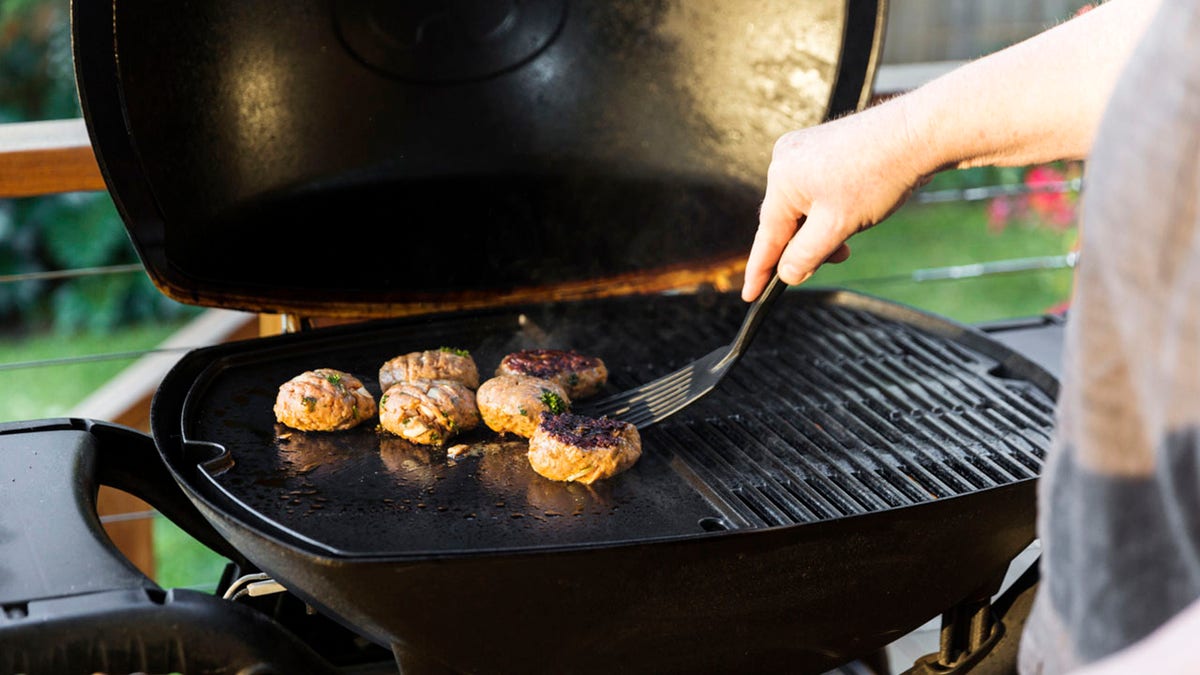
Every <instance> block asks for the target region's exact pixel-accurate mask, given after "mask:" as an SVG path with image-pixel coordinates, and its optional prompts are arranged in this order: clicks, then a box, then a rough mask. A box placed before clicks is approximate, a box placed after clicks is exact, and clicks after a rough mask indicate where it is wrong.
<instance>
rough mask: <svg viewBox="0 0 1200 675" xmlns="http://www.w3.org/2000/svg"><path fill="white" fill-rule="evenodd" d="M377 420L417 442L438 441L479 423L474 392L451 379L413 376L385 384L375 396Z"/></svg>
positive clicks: (423, 443)
mask: <svg viewBox="0 0 1200 675" xmlns="http://www.w3.org/2000/svg"><path fill="white" fill-rule="evenodd" d="M379 424H380V426H382V427H383V428H384V429H386V430H388V431H390V432H392V433H393V434H396V435H397V436H400V437H401V438H403V439H405V440H407V441H409V442H412V443H419V444H421V445H442V444H443V443H445V442H446V441H447V440H449V439H450V438H452V437H453V436H455V435H456V434H458V433H459V432H462V431H467V430H469V429H474V428H475V427H477V426H479V410H478V409H477V408H476V407H475V394H474V392H472V391H471V390H470V389H468V388H467V387H465V386H463V384H462V383H461V382H455V381H453V380H414V381H412V382H401V383H399V384H393V385H392V386H390V387H388V389H387V391H385V392H384V393H383V397H382V398H380V399H379Z"/></svg>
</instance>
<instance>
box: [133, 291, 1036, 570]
mask: <svg viewBox="0 0 1200 675" xmlns="http://www.w3.org/2000/svg"><path fill="white" fill-rule="evenodd" d="M744 312H745V305H744V304H743V303H742V302H740V301H739V300H738V299H737V298H735V297H732V296H723V295H721V296H718V295H697V296H657V297H651V298H644V297H642V298H622V299H614V300H605V301H595V302H581V303H564V304H555V305H542V306H537V307H529V308H525V309H524V310H523V311H522V310H494V311H490V312H482V313H478V314H468V313H463V314H456V315H451V316H444V317H440V318H436V319H420V320H415V321H409V322H393V323H380V324H376V325H374V326H370V327H366V328H359V327H353V328H352V327H347V328H345V329H333V330H329V331H317V332H314V333H311V334H309V335H296V336H287V337H284V338H278V339H273V340H268V341H258V342H255V343H251V344H247V345H245V346H239V345H231V346H226V347H220V348H212V349H209V350H204V351H201V352H195V353H193V354H191V355H189V356H188V357H187V358H186V359H185V361H184V362H183V366H181V371H182V372H188V371H189V370H190V369H191V368H193V367H197V368H200V369H201V370H202V371H203V372H202V373H201V374H200V375H199V377H197V378H196V379H195V380H191V381H189V386H190V387H191V390H190V391H188V393H187V397H186V400H187V404H186V405H185V406H184V409H183V413H182V415H183V418H184V426H183V428H184V435H185V437H186V439H187V444H186V445H187V447H188V450H187V451H186V452H184V453H182V454H180V455H179V459H180V460H182V461H181V464H183V465H187V464H189V463H191V465H192V466H194V464H195V462H196V461H197V459H199V460H203V459H204V458H206V457H209V456H212V453H213V452H214V451H215V449H216V448H217V446H219V447H220V448H223V449H224V451H226V452H227V453H228V457H229V459H231V460H232V462H231V463H230V462H217V463H214V464H213V465H211V466H210V467H208V468H209V469H210V470H209V471H208V472H206V473H207V474H209V475H208V476H207V478H206V479H211V481H212V490H213V491H212V492H210V494H212V495H213V498H214V499H221V500H226V501H227V502H228V503H234V504H237V505H238V508H244V509H248V510H250V511H252V512H254V513H255V514H257V515H256V517H258V518H261V519H262V520H264V521H266V522H270V523H275V524H276V525H277V526H278V527H279V528H280V529H282V530H286V531H288V532H291V533H293V534H294V536H295V537H296V538H297V539H301V540H303V541H306V542H312V543H313V545H314V546H317V547H319V548H321V550H323V551H326V552H329V553H335V554H339V555H341V554H345V555H393V554H396V553H413V552H425V553H431V552H452V551H463V550H481V549H489V550H512V549H520V548H528V547H545V546H555V545H574V544H581V543H603V542H627V541H635V540H645V539H653V538H663V537H677V536H697V535H702V534H703V533H704V532H705V531H708V530H713V529H738V528H742V529H747V528H761V527H769V526H779V525H792V524H799V523H812V522H818V521H826V520H832V519H837V518H843V517H846V516H853V515H858V514H864V513H871V512H878V511H883V510H887V509H895V508H900V507H904V506H909V505H914V504H920V503H924V502H929V501H931V500H935V499H944V498H946V497H952V496H956V495H963V494H968V493H972V492H978V491H981V490H987V489H989V488H994V487H998V486H1003V485H1010V484H1012V483H1015V482H1018V481H1023V480H1026V479H1029V478H1033V477H1035V476H1036V475H1037V474H1038V472H1039V470H1040V468H1041V463H1042V457H1043V453H1044V450H1045V448H1046V447H1047V445H1048V443H1049V433H1050V429H1051V425H1052V410H1053V400H1052V395H1053V393H1054V392H1053V389H1054V387H1055V385H1054V384H1053V381H1052V380H1050V379H1049V378H1048V376H1045V373H1044V372H1043V371H1041V370H1040V369H1038V368H1037V367H1036V366H1033V365H1032V364H1030V363H1028V362H1026V361H1024V360H1023V359H1021V358H1020V357H1018V356H1016V355H1014V354H1012V353H1011V352H1010V351H1008V350H1007V349H1005V348H1003V347H1000V346H999V345H997V344H996V343H993V342H991V341H990V340H987V339H986V338H984V337H982V336H979V335H977V334H974V333H971V332H964V331H963V330H962V329H961V328H960V327H957V326H954V325H953V324H950V323H948V322H945V321H943V320H940V319H936V318H933V317H929V316H927V315H923V314H920V313H917V312H914V311H912V310H908V309H905V308H903V307H898V306H896V305H892V304H889V303H885V302H882V301H876V300H872V299H869V298H864V297H862V296H858V295H854V294H850V293H820V292H817V293H813V292H792V293H788V294H786V296H785V297H784V298H782V299H781V300H780V302H779V304H778V305H776V307H775V309H774V310H773V313H772V315H771V316H770V317H769V318H768V319H767V321H766V323H764V324H763V326H762V329H761V331H760V333H759V335H758V338H757V340H756V341H755V344H754V346H753V348H752V349H751V350H750V351H749V352H748V353H747V354H746V355H745V357H744V358H743V360H742V361H741V363H740V364H739V365H738V367H737V368H735V369H734V370H733V372H732V373H731V374H730V376H729V377H728V378H726V380H724V381H723V382H722V383H721V385H720V387H718V389H717V390H716V391H714V392H713V393H712V395H710V396H708V397H707V398H705V399H703V400H701V401H700V402H698V403H697V404H695V405H694V406H692V407H690V408H688V409H687V410H685V411H683V412H682V413H680V414H679V415H677V416H675V417H672V418H670V419H669V420H668V421H667V422H665V423H663V424H660V425H658V426H655V427H651V428H649V429H647V430H645V432H644V434H643V448H644V453H643V456H642V459H641V460H640V461H639V462H638V464H637V466H635V467H634V469H633V470H631V471H629V472H628V473H626V474H623V475H621V476H619V477H617V478H615V479H613V480H611V481H602V482H600V483H598V484H596V485H593V486H590V487H584V486H580V485H573V484H564V483H554V482H552V481H548V480H546V479H544V478H542V477H540V476H538V475H536V474H534V473H533V471H532V469H531V468H530V467H529V462H528V460H527V459H526V458H525V455H524V448H523V447H522V445H521V443H520V442H516V443H508V444H507V445H505V446H504V448H505V449H503V450H496V451H492V450H488V451H485V452H483V453H482V454H479V455H474V454H473V455H471V456H468V457H466V458H461V459H458V460H454V461H451V460H448V459H447V458H446V457H445V453H444V452H442V451H438V450H433V449H428V448H416V447H412V446H408V445H407V444H405V443H403V442H402V441H400V440H399V439H397V438H395V437H390V436H388V435H387V434H381V433H377V432H376V431H375V430H374V429H371V428H367V427H366V425H364V426H363V427H359V428H356V429H354V430H351V431H348V432H342V433H334V434H319V433H314V434H301V433H297V434H287V433H282V434H281V433H280V430H279V429H276V428H275V425H274V419H273V417H272V414H271V406H272V402H273V400H274V395H275V388H276V387H277V386H278V383H280V382H283V381H286V380H287V379H288V378H290V377H291V376H292V375H294V374H295V373H297V372H301V371H303V370H308V369H311V368H314V367H337V368H341V369H343V370H347V371H349V372H352V373H355V374H356V375H359V376H360V377H362V378H363V380H364V382H365V383H366V384H367V386H368V388H369V389H371V390H372V391H373V392H375V393H376V395H378V393H379V392H378V386H377V382H376V381H375V379H374V373H375V372H377V369H378V367H379V364H380V363H382V362H383V361H385V360H387V359H388V358H391V357H392V356H395V355H396V354H400V353H404V352H406V351H412V350H414V349H427V348H429V347H431V346H434V345H450V346H458V347H464V348H468V349H470V351H471V353H472V354H473V355H474V356H475V358H476V360H477V362H478V363H479V366H480V370H481V371H482V372H485V373H487V372H490V371H491V369H493V368H495V366H496V364H497V363H498V362H499V360H500V358H501V357H502V356H504V355H505V354H506V353H508V352H511V351H514V350H516V349H525V348H531V347H556V348H574V349H578V350H579V351H581V352H584V353H590V354H596V355H599V356H602V357H603V358H604V359H605V360H606V361H607V362H608V365H609V369H610V380H611V382H610V383H609V390H610V391H620V390H624V389H626V388H629V387H632V386H636V385H638V384H641V383H644V382H648V381H650V380H653V379H655V378H656V377H658V376H660V375H662V374H664V373H667V372H670V371H672V370H675V369H677V368H678V367H680V366H681V365H683V364H684V363H686V362H688V361H690V360H691V359H693V358H695V357H696V356H699V355H702V354H705V353H708V352H709V351H711V350H712V349H714V348H715V347H717V346H719V345H722V344H725V343H726V342H727V341H728V340H729V338H730V336H732V335H733V334H734V332H735V330H736V329H737V326H738V324H739V323H740V322H741V319H742V316H743V315H744ZM192 364H196V365H192ZM1010 376H1011V377H1010ZM179 377H183V378H190V377H195V376H187V375H183V374H181V375H179ZM1035 381H1036V382H1040V384H1039V385H1037V386H1035V384H1034V382H1035ZM1039 387H1040V388H1039ZM163 388H164V389H167V390H170V388H169V387H167V386H166V384H165V383H164V387H163ZM161 398H162V397H161V396H160V399H161ZM161 405H166V404H160V403H156V406H161ZM169 418H170V415H169V414H166V413H161V414H159V419H160V420H166V419H169ZM284 431H286V430H284ZM472 434H474V435H473V436H472V435H471V434H468V435H467V436H466V437H464V440H463V442H465V443H488V442H491V441H494V440H495V439H494V436H492V435H490V432H487V431H485V430H481V431H478V432H472ZM156 435H160V436H161V435H163V434H161V433H160V431H159V430H158V429H156ZM213 444H217V445H213ZM510 446H512V447H510Z"/></svg>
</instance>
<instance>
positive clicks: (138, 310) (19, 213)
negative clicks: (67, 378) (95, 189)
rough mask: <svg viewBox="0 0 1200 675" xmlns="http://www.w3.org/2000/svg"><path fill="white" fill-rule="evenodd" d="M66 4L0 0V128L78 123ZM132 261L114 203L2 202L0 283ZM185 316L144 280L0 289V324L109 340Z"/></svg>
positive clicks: (115, 277) (100, 197)
mask: <svg viewBox="0 0 1200 675" xmlns="http://www.w3.org/2000/svg"><path fill="white" fill-rule="evenodd" d="M69 9H70V8H69V5H68V2H67V0H0V123H7V122H24V121H35V120H47V119H64V118H73V117H78V116H79V115H80V112H79V103H78V100H77V97H76V94H75V83H74V73H73V69H72V62H71V34H70V12H69ZM136 261H137V256H136V254H135V253H134V251H133V247H132V246H131V245H130V243H129V240H128V238H127V236H126V235H125V230H124V228H123V226H122V224H121V220H120V217H119V216H118V215H117V212H116V209H115V208H114V207H113V203H112V200H111V199H110V198H109V197H108V195H107V194H105V193H73V194H63V195H53V196H48V197H36V198H29V199H15V200H9V201H3V202H0V275H10V274H24V273H30V272H42V271H47V270H62V269H75V268H81V267H101V266H106V265H119V264H124V263H132V262H136ZM187 311H188V309H187V308H185V307H184V306H183V305H179V304H178V303H175V302H172V301H170V300H168V299H167V298H165V297H164V296H163V295H161V294H160V293H159V292H158V291H157V290H156V289H155V288H154V287H153V285H152V284H151V283H150V282H149V280H148V279H147V278H146V277H145V275H144V274H140V273H139V274H131V273H120V274H108V275H97V276H85V277H78V278H74V279H70V280H66V281H53V282H50V281H21V282H16V283H6V284H0V321H3V322H4V324H5V325H6V326H7V327H9V328H12V327H16V326H20V327H21V328H22V329H26V330H27V329H31V328H42V327H45V326H53V328H54V329H56V330H57V331H60V332H76V331H92V332H108V331H111V330H112V329H114V328H116V327H117V326H120V325H122V324H126V323H130V322H136V321H141V320H147V319H162V318H176V317H179V316H181V315H183V314H184V313H186V312H187Z"/></svg>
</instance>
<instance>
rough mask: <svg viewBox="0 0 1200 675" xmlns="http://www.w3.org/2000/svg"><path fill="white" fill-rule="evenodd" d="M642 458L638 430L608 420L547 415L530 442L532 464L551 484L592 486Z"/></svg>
mask: <svg viewBox="0 0 1200 675" xmlns="http://www.w3.org/2000/svg"><path fill="white" fill-rule="evenodd" d="M641 456H642V439H641V436H640V435H639V434H638V430H637V427H635V426H633V425H632V424H629V423H628V422H621V421H619V420H614V419H609V418H607V417H603V418H600V419H597V418H594V417H583V416H581V415H572V414H570V413H567V414H563V415H544V416H542V418H541V421H540V422H539V424H538V426H537V430H536V431H534V432H533V437H531V438H530V439H529V464H530V465H531V466H532V467H533V470H534V471H536V472H538V473H539V474H541V475H543V476H545V477H546V478H549V479H551V480H561V481H575V482H578V483H591V482H592V481H596V480H600V479H603V478H611V477H612V476H615V475H617V474H619V473H621V472H622V471H624V470H626V469H628V468H629V467H631V466H633V464H634V462H637V460H638V458H639V457H641Z"/></svg>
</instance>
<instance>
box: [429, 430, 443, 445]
mask: <svg viewBox="0 0 1200 675" xmlns="http://www.w3.org/2000/svg"><path fill="white" fill-rule="evenodd" d="M429 440H431V441H433V442H434V443H440V442H441V440H442V435H441V434H439V433H438V432H436V431H431V432H429Z"/></svg>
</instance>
